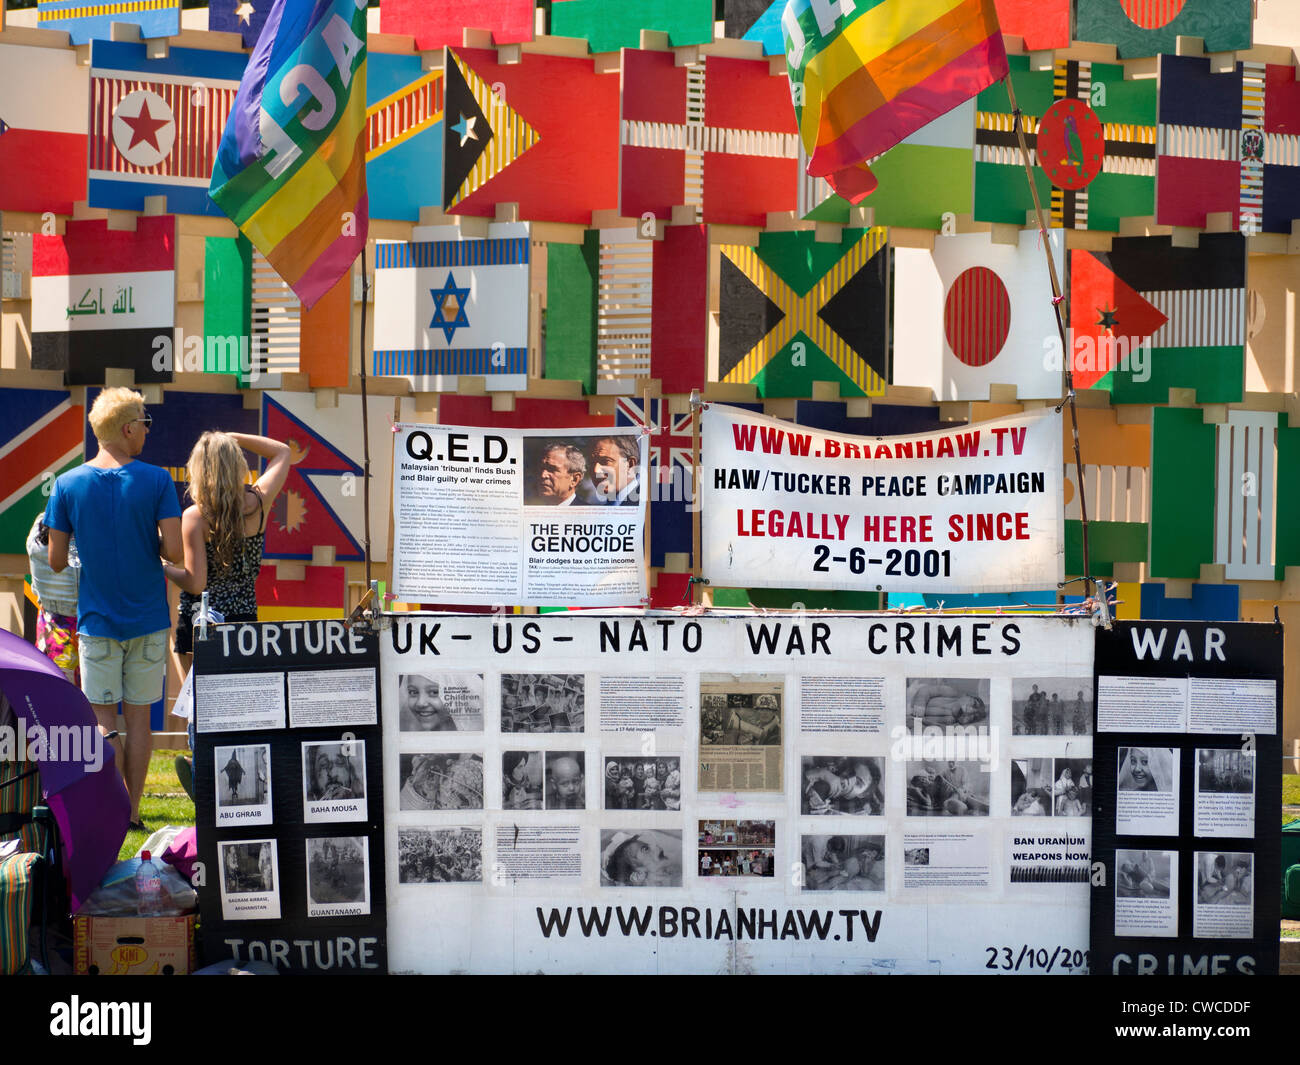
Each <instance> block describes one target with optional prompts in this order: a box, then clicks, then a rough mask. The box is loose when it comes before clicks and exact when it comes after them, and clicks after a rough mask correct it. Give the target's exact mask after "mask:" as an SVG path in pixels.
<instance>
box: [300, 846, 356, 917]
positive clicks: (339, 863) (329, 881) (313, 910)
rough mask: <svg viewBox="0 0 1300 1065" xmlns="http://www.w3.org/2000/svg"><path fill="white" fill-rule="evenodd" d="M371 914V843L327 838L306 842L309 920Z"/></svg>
mask: <svg viewBox="0 0 1300 1065" xmlns="http://www.w3.org/2000/svg"><path fill="white" fill-rule="evenodd" d="M369 912H370V840H369V839H367V838H366V837H365V836H326V837H325V838H323V839H309V840H307V916H308V917H343V916H349V917H351V916H360V915H363V914H368V913H369Z"/></svg>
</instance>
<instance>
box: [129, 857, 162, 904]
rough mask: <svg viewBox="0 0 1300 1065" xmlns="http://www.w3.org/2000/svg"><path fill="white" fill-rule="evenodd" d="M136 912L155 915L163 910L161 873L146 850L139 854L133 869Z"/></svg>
mask: <svg viewBox="0 0 1300 1065" xmlns="http://www.w3.org/2000/svg"><path fill="white" fill-rule="evenodd" d="M135 894H136V912H137V913H139V914H140V916H141V917H157V916H158V915H160V914H161V913H162V912H163V897H162V873H161V871H160V870H159V869H158V866H157V864H155V862H154V861H153V859H152V858H151V857H150V855H149V852H148V851H143V852H142V853H141V855H140V868H139V869H137V870H136V871H135Z"/></svg>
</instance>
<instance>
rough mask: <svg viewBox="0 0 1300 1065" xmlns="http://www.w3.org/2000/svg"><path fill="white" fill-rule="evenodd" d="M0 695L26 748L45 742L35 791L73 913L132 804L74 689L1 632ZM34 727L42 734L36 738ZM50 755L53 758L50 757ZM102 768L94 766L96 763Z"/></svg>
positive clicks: (100, 872) (110, 852)
mask: <svg viewBox="0 0 1300 1065" xmlns="http://www.w3.org/2000/svg"><path fill="white" fill-rule="evenodd" d="M0 692H3V693H4V694H5V697H6V698H7V699H8V700H9V702H10V704H11V705H12V706H13V709H14V713H15V714H16V715H17V720H16V721H15V728H16V729H18V730H20V731H21V732H22V734H23V735H24V736H25V738H26V739H25V742H26V743H27V744H28V745H34V744H35V743H36V736H38V735H43V736H44V737H46V740H47V742H46V744H45V750H44V751H43V752H40V751H38V752H37V753H38V754H43V757H39V758H37V759H35V760H36V762H37V765H38V766H39V767H40V773H41V791H42V792H43V794H44V795H45V801H46V804H47V805H48V806H49V807H50V810H51V811H52V812H53V814H54V819H55V821H56V822H58V826H59V834H60V838H61V841H62V848H63V870H64V873H65V874H66V875H67V878H68V888H69V893H70V895H71V898H72V909H73V912H74V913H75V912H76V911H77V910H78V909H80V908H81V904H82V903H83V902H84V901H85V900H86V899H87V898H89V897H90V894H91V892H93V891H94V890H95V888H96V887H98V886H99V882H100V880H101V879H102V878H103V876H104V874H105V873H106V872H107V871H108V867H109V866H110V865H112V864H113V863H114V862H115V861H117V853H118V851H119V850H120V849H121V847H122V840H124V839H125V838H126V828H127V823H128V822H129V820H130V816H131V800H130V799H129V798H128V797H127V794H126V785H125V784H123V783H122V776H121V774H120V773H119V772H118V771H117V766H116V764H115V763H114V760H113V747H112V744H110V743H108V742H107V741H105V740H103V739H102V737H101V736H100V735H99V733H98V731H97V730H96V726H95V712H94V711H93V710H91V708H90V703H88V702H87V701H86V697H85V696H84V695H82V694H81V690H80V689H79V688H77V687H76V685H74V684H71V683H69V682H68V680H67V678H65V677H64V676H63V673H62V672H60V670H59V668H58V666H56V665H55V664H54V663H53V662H51V661H50V660H49V659H48V658H46V657H45V656H44V655H43V654H41V653H40V652H39V651H38V650H36V648H34V647H33V646H32V645H31V644H29V643H27V642H26V641H24V640H22V639H20V638H19V637H17V636H15V635H14V634H13V633H11V632H6V631H4V630H3V629H0ZM37 728H39V729H40V730H41V731H40V732H34V731H33V730H34V729H37ZM51 755H53V756H54V757H51ZM97 761H98V762H100V763H101V764H99V765H98V767H97V768H96V767H95V763H96V762H97Z"/></svg>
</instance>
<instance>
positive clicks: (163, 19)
mask: <svg viewBox="0 0 1300 1065" xmlns="http://www.w3.org/2000/svg"><path fill="white" fill-rule="evenodd" d="M114 22H125V23H127V24H134V25H136V26H139V27H140V36H141V37H145V38H150V37H175V36H176V35H177V34H178V33H180V32H181V0H110V2H109V3H106V4H88V3H86V2H85V0H40V2H39V3H38V4H37V5H36V25H37V28H39V29H42V30H62V31H63V32H65V33H66V34H68V37H69V39H70V43H72V44H86V43H88V42H89V41H90V40H92V39H102V40H107V39H108V38H109V36H110V34H111V29H112V25H113V23H114Z"/></svg>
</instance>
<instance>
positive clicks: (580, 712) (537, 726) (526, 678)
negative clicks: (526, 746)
mask: <svg viewBox="0 0 1300 1065" xmlns="http://www.w3.org/2000/svg"><path fill="white" fill-rule="evenodd" d="M586 692H587V687H586V677H585V676H584V674H582V673H503V674H502V675H501V731H502V732H542V733H545V732H582V731H583V730H584V728H585V727H586V698H587V697H586Z"/></svg>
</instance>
